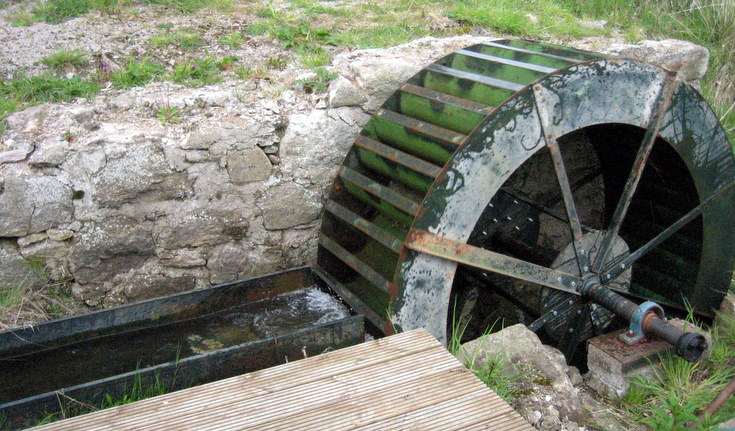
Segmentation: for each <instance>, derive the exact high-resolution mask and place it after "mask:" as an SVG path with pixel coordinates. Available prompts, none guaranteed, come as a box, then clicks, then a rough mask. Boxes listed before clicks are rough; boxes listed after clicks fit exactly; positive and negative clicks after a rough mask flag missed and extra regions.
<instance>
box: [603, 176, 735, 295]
mask: <svg viewBox="0 0 735 431" xmlns="http://www.w3.org/2000/svg"><path fill="white" fill-rule="evenodd" d="M734 186H735V181H732V182H730V183H729V184H727V185H726V186H724V187H721V188H720V189H719V190H718V191H717V192H715V193H714V194H712V195H711V196H710V197H709V198H707V200H705V201H704V202H702V203H701V204H699V205H697V206H696V207H694V208H693V209H692V210H691V211H689V212H688V213H686V214H684V215H683V216H682V217H681V218H680V219H679V220H677V221H676V222H674V224H672V225H671V226H669V227H668V228H666V229H665V230H664V231H663V232H661V233H659V234H658V235H656V236H655V237H653V239H651V240H650V241H648V242H647V243H645V244H644V245H642V246H641V247H640V248H639V249H638V250H636V251H634V252H632V253H630V254H627V255H622V256H617V257H616V258H615V259H613V260H612V261H611V262H610V263H609V264H608V265H607V266H605V268H604V269H603V270H602V272H601V277H600V278H601V280H602V281H603V282H604V281H607V280H612V279H614V278H615V277H617V276H618V275H620V274H621V273H623V272H624V271H625V270H626V268H629V267H630V265H631V264H633V263H634V262H635V261H637V260H638V259H640V258H641V257H643V256H645V255H646V254H647V253H648V252H649V251H651V250H653V249H654V248H656V247H657V246H658V245H660V244H661V243H662V242H664V241H666V240H667V239H669V238H670V237H671V236H672V235H674V234H675V233H676V232H678V231H679V230H680V229H681V228H683V227H684V226H686V225H687V224H688V223H689V222H690V221H692V220H694V219H695V218H696V217H697V216H699V215H700V214H702V212H703V211H704V210H705V209H706V208H707V206H709V205H711V204H712V203H714V202H716V201H718V200H720V199H721V198H723V197H724V196H727V195H728V193H731V192H732V191H733V188H734Z"/></svg>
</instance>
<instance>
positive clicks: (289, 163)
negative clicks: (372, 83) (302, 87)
mask: <svg viewBox="0 0 735 431" xmlns="http://www.w3.org/2000/svg"><path fill="white" fill-rule="evenodd" d="M369 119H370V117H369V116H368V115H367V114H365V113H364V112H362V110H360V109H359V108H337V109H329V110H322V109H318V110H314V111H312V112H311V113H309V114H296V115H293V116H292V117H291V121H290V123H289V125H288V127H287V128H286V132H285V134H284V136H283V139H282V140H281V155H280V157H281V171H282V172H283V173H284V174H286V175H290V176H292V177H293V178H294V179H295V180H297V181H298V182H300V183H306V184H309V183H314V184H319V185H321V186H322V187H327V186H328V185H330V184H331V183H332V181H333V180H334V177H335V175H336V174H337V167H338V166H339V164H340V163H342V160H344V158H345V156H346V155H347V150H349V148H350V147H351V146H352V143H353V141H354V140H355V135H357V133H359V132H360V129H362V127H363V126H364V125H365V123H367V121H368V120H369Z"/></svg>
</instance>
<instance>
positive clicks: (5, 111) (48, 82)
mask: <svg viewBox="0 0 735 431" xmlns="http://www.w3.org/2000/svg"><path fill="white" fill-rule="evenodd" d="M99 89H100V87H99V86H98V85H97V84H93V83H91V82H88V81H85V80H83V79H81V78H78V77H74V78H71V79H65V78H58V77H56V76H53V75H49V74H44V75H38V76H32V77H28V76H24V75H22V76H20V77H18V78H16V79H13V80H10V81H0V134H2V133H4V132H5V129H6V128H7V125H6V124H5V119H6V118H7V117H8V115H10V114H12V113H13V112H15V111H18V110H21V109H25V108H27V107H29V106H32V105H36V104H39V103H43V102H69V101H71V100H73V99H76V98H77V97H89V96H92V95H94V94H95V93H97V92H98V91H99Z"/></svg>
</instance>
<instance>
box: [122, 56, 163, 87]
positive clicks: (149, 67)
mask: <svg viewBox="0 0 735 431" xmlns="http://www.w3.org/2000/svg"><path fill="white" fill-rule="evenodd" d="M165 73H166V69H164V68H163V67H162V66H159V65H158V64H155V63H152V62H150V61H148V60H141V61H135V60H134V59H130V60H129V61H128V62H127V63H125V65H124V66H123V67H121V68H120V69H118V70H116V71H115V72H114V73H113V74H112V75H110V81H111V82H112V84H113V85H115V86H117V87H120V88H131V87H140V86H144V85H146V84H148V83H150V82H151V81H153V80H154V79H156V78H158V77H161V76H163V75H164V74H165Z"/></svg>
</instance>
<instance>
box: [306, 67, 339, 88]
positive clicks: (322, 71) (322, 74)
mask: <svg viewBox="0 0 735 431" xmlns="http://www.w3.org/2000/svg"><path fill="white" fill-rule="evenodd" d="M338 76H339V73H337V72H330V71H328V70H327V69H326V68H324V67H317V68H316V69H314V76H311V77H309V78H304V79H299V80H298V81H297V82H298V83H299V84H301V85H302V86H303V87H304V91H305V92H306V93H324V92H325V91H327V88H328V85H329V81H331V80H333V79H334V78H336V77H338Z"/></svg>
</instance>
